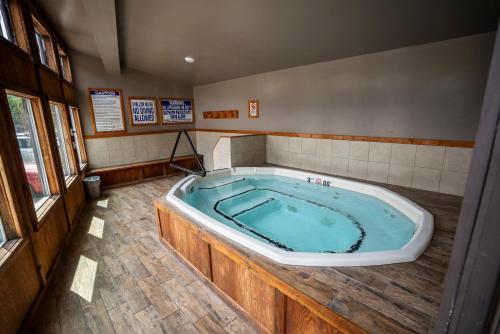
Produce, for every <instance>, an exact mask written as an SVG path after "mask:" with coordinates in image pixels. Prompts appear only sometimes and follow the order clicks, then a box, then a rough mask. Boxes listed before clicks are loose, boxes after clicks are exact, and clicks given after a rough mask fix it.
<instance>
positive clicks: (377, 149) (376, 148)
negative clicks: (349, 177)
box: [368, 142, 391, 163]
mask: <svg viewBox="0 0 500 334" xmlns="http://www.w3.org/2000/svg"><path fill="white" fill-rule="evenodd" d="M368 160H369V161H374V162H385V163H389V161H390V160H391V144H389V143H377V142H370V151H369V153H368Z"/></svg>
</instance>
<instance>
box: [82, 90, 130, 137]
mask: <svg viewBox="0 0 500 334" xmlns="http://www.w3.org/2000/svg"><path fill="white" fill-rule="evenodd" d="M88 92H89V106H90V113H91V115H92V117H91V120H92V127H93V128H94V132H95V133H102V132H106V133H110V132H124V131H127V130H126V127H125V116H124V111H123V94H122V90H121V89H113V88H89V89H88Z"/></svg>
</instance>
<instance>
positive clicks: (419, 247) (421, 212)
mask: <svg viewBox="0 0 500 334" xmlns="http://www.w3.org/2000/svg"><path fill="white" fill-rule="evenodd" d="M229 174H232V175H254V174H274V175H280V176H286V177H292V178H296V179H300V180H306V179H307V178H308V177H311V178H313V180H314V181H315V180H316V179H321V181H329V182H331V186H333V187H338V188H344V189H348V190H353V191H357V192H360V193H364V194H367V195H371V196H375V197H377V198H379V199H380V200H382V201H384V202H386V203H388V204H389V205H391V206H393V207H394V208H396V209H398V210H399V211H401V212H402V213H404V214H405V215H407V216H408V217H409V218H410V219H411V220H412V221H413V222H414V223H415V225H416V230H415V233H414V234H413V237H412V238H411V240H410V241H409V242H408V243H407V244H406V245H405V246H404V247H403V248H401V249H398V250H391V251H377V252H361V253H333V254H332V253H306V252H289V251H285V250H283V249H280V248H278V247H275V246H273V245H271V244H268V243H265V242H263V241H260V240H258V239H255V238H253V237H251V236H248V235H246V234H244V233H242V232H240V231H238V230H236V229H233V228H231V227H229V226H227V225H225V224H224V223H222V222H219V221H217V220H216V219H214V218H212V217H210V216H208V215H207V214H205V213H203V212H201V211H199V210H198V209H196V208H194V207H192V206H191V205H189V204H187V203H186V202H184V201H183V200H181V199H180V198H179V197H178V196H177V194H179V193H185V192H186V191H187V190H188V189H189V187H190V185H191V184H192V183H193V182H194V181H195V180H196V179H197V178H199V176H193V175H191V176H187V177H185V178H183V179H182V180H180V181H179V182H177V183H176V184H175V185H174V186H173V187H172V188H171V189H170V191H169V192H168V193H167V195H166V198H167V201H168V202H169V203H170V204H171V205H173V206H174V207H176V208H177V209H178V210H180V211H181V212H183V213H184V214H185V215H186V216H188V217H189V218H191V219H193V220H195V221H196V222H198V223H199V224H201V225H203V226H206V227H207V228H209V229H210V230H213V231H215V232H217V233H219V234H221V235H223V236H225V237H226V238H228V239H230V240H232V241H234V242H236V243H238V244H240V245H242V246H244V247H247V248H249V249H251V250H253V251H255V252H257V253H259V254H262V255H264V256H266V257H268V258H270V259H272V260H274V261H276V262H278V263H281V264H288V265H299V266H328V267H344V266H372V265H383V264H391V263H401V262H412V261H415V260H416V259H417V258H418V257H419V256H420V255H421V254H422V253H423V252H424V250H425V249H426V248H427V246H428V244H429V242H430V241H431V238H432V233H433V231H434V218H433V217H432V215H431V214H430V213H429V212H428V211H427V210H425V209H424V208H422V207H420V206H419V205H417V204H415V203H414V202H412V201H410V200H409V199H407V198H405V197H403V196H400V195H398V194H396V193H394V192H392V191H390V190H388V189H385V188H383V187H379V186H376V185H371V184H367V183H363V182H358V181H352V180H347V179H343V178H339V177H333V176H327V175H322V174H318V173H312V172H305V171H297V170H292V169H285V168H277V167H236V168H231V169H226V170H221V171H215V172H210V173H208V174H207V177H215V176H223V175H229Z"/></svg>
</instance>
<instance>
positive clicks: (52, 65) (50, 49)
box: [31, 15, 59, 75]
mask: <svg viewBox="0 0 500 334" xmlns="http://www.w3.org/2000/svg"><path fill="white" fill-rule="evenodd" d="M31 18H32V20H33V28H34V30H35V31H38V32H39V33H40V34H41V35H42V37H43V39H44V44H45V51H46V55H47V62H48V65H45V64H44V63H42V61H41V60H40V56H39V55H38V57H37V58H38V60H39V61H40V64H42V65H43V66H45V67H47V68H48V69H50V70H51V71H52V72H54V73H56V74H57V75H59V72H58V66H57V59H56V57H57V52H56V47H55V41H54V38H53V37H52V35H51V34H50V33H49V32H48V31H47V29H45V27H44V26H43V25H42V24H41V23H40V22H39V21H38V20H37V18H36V17H35V16H34V15H31ZM38 51H39V50H37V52H38Z"/></svg>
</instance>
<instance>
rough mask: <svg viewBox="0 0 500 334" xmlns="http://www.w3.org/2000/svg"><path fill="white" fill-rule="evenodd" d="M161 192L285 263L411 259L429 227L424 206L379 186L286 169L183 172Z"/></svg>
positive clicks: (194, 216)
mask: <svg viewBox="0 0 500 334" xmlns="http://www.w3.org/2000/svg"><path fill="white" fill-rule="evenodd" d="M166 199H167V201H168V202H169V203H170V204H171V205H172V206H173V207H175V208H176V209H177V210H179V211H180V212H181V213H182V214H184V215H185V216H186V217H188V218H190V219H191V220H192V222H194V223H197V224H199V225H200V226H201V227H202V228H207V229H209V230H211V231H212V232H215V233H217V234H220V235H222V236H223V237H225V238H228V239H229V240H230V241H232V242H235V243H237V244H239V245H241V246H244V247H246V248H249V249H250V250H252V251H255V252H257V253H259V254H261V255H263V256H266V257H268V258H270V259H272V260H274V261H277V262H279V263H282V264H291V265H305V266H367V265H380V264H389V263H398V262H408V261H414V260H415V259H416V258H418V256H419V255H420V254H422V252H423V251H424V250H425V248H426V247H427V245H428V244H429V242H430V240H431V238H432V231H433V226H434V223H433V218H432V215H431V214H430V213H429V212H427V211H426V210H425V209H423V208H421V207H420V206H418V205H417V204H415V203H413V202H412V201H410V200H408V199H407V198H405V197H403V196H400V195H398V194H396V193H394V192H392V191H390V190H388V189H385V188H383V187H380V186H376V185H371V184H367V183H363V182H358V181H353V180H346V179H343V178H339V177H332V176H326V175H321V174H315V173H312V172H306V171H297V170H291V169H286V168H275V167H237V168H231V169H225V170H220V171H214V172H210V173H209V174H207V176H206V177H199V176H193V175H192V176H187V177H185V178H184V179H182V180H180V181H179V182H177V184H175V185H174V186H173V187H172V188H171V189H170V191H169V192H168V194H167V196H166Z"/></svg>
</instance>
